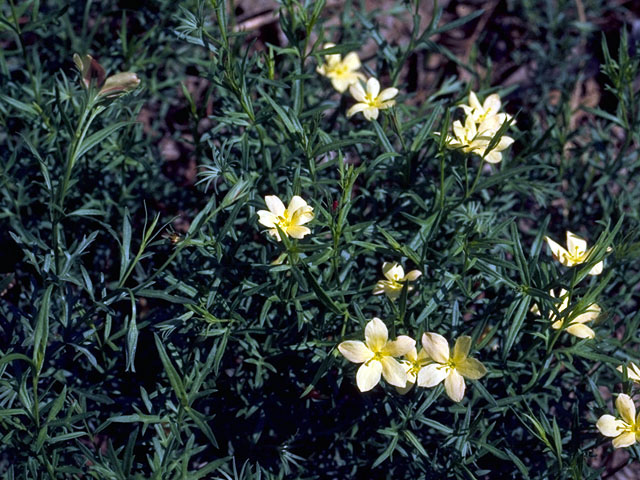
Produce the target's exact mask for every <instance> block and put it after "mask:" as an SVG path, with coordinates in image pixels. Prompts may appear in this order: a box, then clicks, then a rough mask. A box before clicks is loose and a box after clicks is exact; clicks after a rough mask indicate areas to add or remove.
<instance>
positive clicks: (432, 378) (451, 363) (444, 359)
mask: <svg viewBox="0 0 640 480" xmlns="http://www.w3.org/2000/svg"><path fill="white" fill-rule="evenodd" d="M422 347H423V348H424V350H425V352H426V354H427V356H428V357H429V359H430V360H432V361H433V363H429V364H428V365H425V366H424V367H422V368H421V369H420V371H419V372H418V386H420V387H435V386H436V385H438V384H439V383H440V382H442V381H443V380H444V389H445V391H446V392H447V395H449V398H451V400H453V401H454V402H459V401H461V400H462V398H463V397H464V390H465V384H464V379H465V378H468V379H470V380H478V379H479V378H482V377H484V376H485V375H486V373H487V369H486V368H485V367H484V365H483V364H482V363H481V362H480V361H479V360H476V359H475V358H469V350H470V348H471V337H467V336H462V337H459V338H458V340H456V344H455V346H454V347H453V355H451V354H450V352H449V343H448V342H447V339H446V338H444V337H443V336H442V335H438V334H437V333H431V332H427V333H425V334H423V335H422Z"/></svg>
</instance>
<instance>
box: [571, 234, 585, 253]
mask: <svg viewBox="0 0 640 480" xmlns="http://www.w3.org/2000/svg"><path fill="white" fill-rule="evenodd" d="M567 250H568V251H569V252H570V253H571V254H573V255H576V256H580V255H584V254H585V253H586V252H587V241H586V240H585V239H584V238H580V237H579V236H577V235H576V234H575V233H571V232H570V231H569V230H567Z"/></svg>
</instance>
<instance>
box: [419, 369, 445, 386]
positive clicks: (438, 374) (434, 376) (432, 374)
mask: <svg viewBox="0 0 640 480" xmlns="http://www.w3.org/2000/svg"><path fill="white" fill-rule="evenodd" d="M449 370H450V369H449V368H448V367H443V366H442V365H440V364H438V363H430V364H429V365H425V366H424V367H422V368H421V369H420V371H419V372H418V386H420V387H429V388H430V387H435V386H436V385H438V384H439V383H440V382H442V381H443V380H444V379H445V378H447V376H448V375H449Z"/></svg>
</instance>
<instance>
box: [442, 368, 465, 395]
mask: <svg viewBox="0 0 640 480" xmlns="http://www.w3.org/2000/svg"><path fill="white" fill-rule="evenodd" d="M444 389H445V391H446V392H447V395H449V398H450V399H451V400H453V401H454V402H460V401H461V400H462V399H463V398H464V389H465V385H464V378H462V375H460V374H459V373H458V372H456V371H455V370H451V372H450V373H449V375H448V376H447V378H445V379H444Z"/></svg>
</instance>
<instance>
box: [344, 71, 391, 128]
mask: <svg viewBox="0 0 640 480" xmlns="http://www.w3.org/2000/svg"><path fill="white" fill-rule="evenodd" d="M349 92H351V95H352V96H353V98H355V99H356V101H357V102H358V103H356V104H355V105H354V106H353V107H351V108H350V109H349V110H348V111H347V117H350V116H352V115H355V114H356V113H358V112H362V114H363V115H364V118H366V119H367V120H375V119H376V118H378V113H379V110H384V109H385V108H391V107H393V106H394V105H395V104H396V101H395V100H392V99H393V97H395V96H396V95H398V89H397V88H385V89H384V90H382V91H380V82H378V80H377V79H375V78H370V79H369V80H367V85H366V91H365V89H364V88H363V87H362V85H361V84H360V82H357V83H355V84H354V85H351V86H350V87H349Z"/></svg>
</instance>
